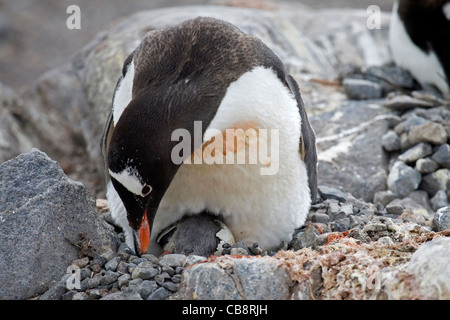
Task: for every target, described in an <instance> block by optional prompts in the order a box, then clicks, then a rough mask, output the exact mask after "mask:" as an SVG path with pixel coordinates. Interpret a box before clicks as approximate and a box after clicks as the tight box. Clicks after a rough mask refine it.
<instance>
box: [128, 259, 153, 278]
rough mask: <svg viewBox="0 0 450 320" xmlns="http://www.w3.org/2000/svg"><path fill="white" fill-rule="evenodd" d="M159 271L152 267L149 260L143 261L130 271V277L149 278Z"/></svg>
mask: <svg viewBox="0 0 450 320" xmlns="http://www.w3.org/2000/svg"><path fill="white" fill-rule="evenodd" d="M158 273H159V271H158V270H157V269H155V268H153V264H152V263H151V262H148V261H145V262H141V263H140V264H139V265H138V266H137V267H136V268H135V269H134V270H133V272H132V274H131V278H132V279H137V278H141V279H143V280H147V279H151V278H153V277H154V276H156V275H157V274H158Z"/></svg>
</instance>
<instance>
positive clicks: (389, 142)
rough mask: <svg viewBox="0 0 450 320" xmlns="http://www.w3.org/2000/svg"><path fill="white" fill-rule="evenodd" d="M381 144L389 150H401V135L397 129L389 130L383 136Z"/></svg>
mask: <svg viewBox="0 0 450 320" xmlns="http://www.w3.org/2000/svg"><path fill="white" fill-rule="evenodd" d="M381 145H382V146H383V148H384V150H386V151H388V152H392V151H397V150H400V137H399V136H398V135H397V134H396V133H395V131H392V130H389V131H388V132H386V133H385V134H384V135H383V137H382V138H381Z"/></svg>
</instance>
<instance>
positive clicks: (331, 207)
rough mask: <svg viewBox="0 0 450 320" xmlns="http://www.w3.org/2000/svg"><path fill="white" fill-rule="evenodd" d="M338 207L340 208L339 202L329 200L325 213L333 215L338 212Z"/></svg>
mask: <svg viewBox="0 0 450 320" xmlns="http://www.w3.org/2000/svg"><path fill="white" fill-rule="evenodd" d="M340 209H341V207H340V206H339V204H337V203H335V202H331V203H330V204H329V206H328V210H327V213H328V215H329V216H331V217H334V216H336V215H337V214H338V213H339V210H340Z"/></svg>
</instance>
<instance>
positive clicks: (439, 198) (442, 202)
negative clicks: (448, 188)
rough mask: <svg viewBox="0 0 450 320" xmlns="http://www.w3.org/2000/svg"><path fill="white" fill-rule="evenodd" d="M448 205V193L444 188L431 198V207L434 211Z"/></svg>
mask: <svg viewBox="0 0 450 320" xmlns="http://www.w3.org/2000/svg"><path fill="white" fill-rule="evenodd" d="M446 205H448V198H447V194H446V193H445V191H444V190H439V191H438V192H436V194H435V195H434V197H433V198H431V208H432V209H433V210H434V211H438V210H439V209H440V208H442V207H444V206H446Z"/></svg>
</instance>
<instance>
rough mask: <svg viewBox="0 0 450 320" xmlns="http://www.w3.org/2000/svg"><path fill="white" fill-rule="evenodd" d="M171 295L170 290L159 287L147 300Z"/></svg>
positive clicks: (162, 298) (160, 298) (161, 298)
mask: <svg viewBox="0 0 450 320" xmlns="http://www.w3.org/2000/svg"><path fill="white" fill-rule="evenodd" d="M169 296H170V292H169V290H167V289H166V288H163V287H161V288H158V289H156V290H155V292H153V293H152V294H151V295H150V296H148V297H147V300H164V299H166V298H168V297H169Z"/></svg>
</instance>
